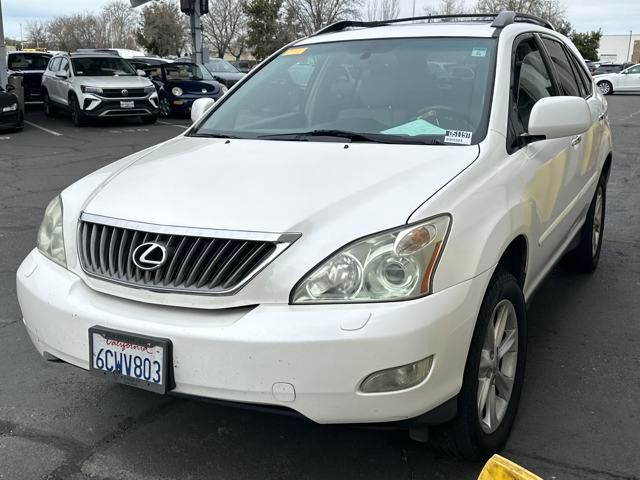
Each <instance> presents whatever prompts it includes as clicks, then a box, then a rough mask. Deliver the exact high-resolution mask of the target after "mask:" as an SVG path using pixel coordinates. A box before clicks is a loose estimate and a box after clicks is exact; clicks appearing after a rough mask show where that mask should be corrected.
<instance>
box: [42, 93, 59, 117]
mask: <svg viewBox="0 0 640 480" xmlns="http://www.w3.org/2000/svg"><path fill="white" fill-rule="evenodd" d="M42 104H43V107H44V114H45V116H47V117H53V116H54V115H55V114H56V109H55V107H54V106H53V104H52V103H51V98H50V97H49V92H47V91H45V92H44V93H43V94H42Z"/></svg>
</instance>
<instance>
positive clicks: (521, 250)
mask: <svg viewBox="0 0 640 480" xmlns="http://www.w3.org/2000/svg"><path fill="white" fill-rule="evenodd" d="M528 265H529V241H528V239H527V237H526V236H525V235H524V234H522V233H521V234H519V235H517V236H516V237H515V238H514V239H513V240H511V242H510V243H509V244H508V245H507V247H506V248H505V249H504V250H503V252H502V254H501V255H500V260H498V265H497V268H499V269H502V270H503V271H507V272H509V273H511V274H513V276H514V277H516V280H518V283H519V284H520V288H522V289H524V284H525V281H526V279H527V267H528Z"/></svg>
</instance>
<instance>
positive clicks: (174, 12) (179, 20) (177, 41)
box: [137, 0, 187, 57]
mask: <svg viewBox="0 0 640 480" xmlns="http://www.w3.org/2000/svg"><path fill="white" fill-rule="evenodd" d="M137 38H138V43H139V44H140V45H142V46H143V47H145V48H146V49H147V50H148V51H149V52H151V53H153V54H155V55H160V56H163V57H164V56H167V55H178V56H179V55H180V53H181V51H182V49H183V48H184V46H185V44H186V42H187V22H186V16H183V15H182V12H180V9H179V8H178V5H177V4H176V3H175V2H169V1H167V0H159V1H155V2H152V3H151V4H149V5H148V6H146V7H145V8H144V10H143V11H142V18H141V20H140V28H139V29H138V35H137Z"/></svg>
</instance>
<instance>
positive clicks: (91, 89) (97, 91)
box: [81, 85, 102, 93]
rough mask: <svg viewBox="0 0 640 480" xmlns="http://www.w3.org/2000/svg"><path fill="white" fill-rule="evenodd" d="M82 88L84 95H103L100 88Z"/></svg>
mask: <svg viewBox="0 0 640 480" xmlns="http://www.w3.org/2000/svg"><path fill="white" fill-rule="evenodd" d="M81 88H82V91H83V92H84V93H102V88H100V87H88V86H87V85H82V87H81Z"/></svg>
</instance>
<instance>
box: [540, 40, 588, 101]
mask: <svg viewBox="0 0 640 480" xmlns="http://www.w3.org/2000/svg"><path fill="white" fill-rule="evenodd" d="M536 36H537V37H538V41H539V43H540V44H541V45H542V47H543V48H544V53H545V54H546V55H547V58H548V60H549V63H550V65H551V67H552V69H553V72H552V73H553V76H554V77H556V80H557V78H558V72H557V70H556V66H555V65H554V64H553V60H551V54H550V53H549V51H548V50H547V47H546V45H544V42H543V41H542V40H543V39H545V38H546V39H547V40H551V41H552V42H556V43H557V44H559V45H560V48H561V49H562V50H563V51H564V53H565V55H566V56H567V60H568V61H569V68H570V69H571V71H572V73H573V77H574V78H575V80H576V86H577V87H578V91H580V85H582V86H583V87H586V85H585V84H584V82H583V79H582V78H581V76H580V75H579V74H578V72H576V71H575V68H576V67H575V63H576V61H577V59H575V55H573V54H572V52H571V51H570V49H569V48H567V46H566V45H565V43H564V42H563V41H562V39H560V38H558V37H554V36H553V35H549V34H546V33H542V34H540V33H536ZM572 57H574V58H573V59H572ZM581 68H582V67H581ZM589 78H591V75H589ZM557 87H558V91H561V92H563V94H564V95H565V96H568V95H567V93H566V92H565V90H564V88H562V84H561V83H559V82H557ZM590 91H591V93H590V94H588V95H587V96H582V95H580V96H581V97H582V98H584V99H585V100H586V99H589V98H591V97H592V96H593V87H591V89H590Z"/></svg>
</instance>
